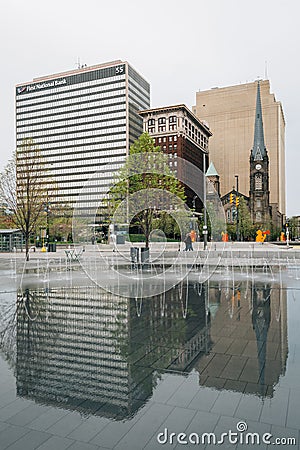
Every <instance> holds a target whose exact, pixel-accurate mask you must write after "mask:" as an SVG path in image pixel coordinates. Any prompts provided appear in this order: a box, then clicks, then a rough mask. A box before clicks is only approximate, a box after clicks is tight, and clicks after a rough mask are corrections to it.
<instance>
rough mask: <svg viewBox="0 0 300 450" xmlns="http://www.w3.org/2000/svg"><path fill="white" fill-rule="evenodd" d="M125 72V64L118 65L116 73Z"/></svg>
mask: <svg viewBox="0 0 300 450" xmlns="http://www.w3.org/2000/svg"><path fill="white" fill-rule="evenodd" d="M123 73H125V66H124V65H122V66H116V75H122V74H123Z"/></svg>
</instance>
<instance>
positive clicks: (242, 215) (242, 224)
mask: <svg viewBox="0 0 300 450" xmlns="http://www.w3.org/2000/svg"><path fill="white" fill-rule="evenodd" d="M239 231H240V235H241V237H242V240H245V239H246V240H247V239H251V238H253V233H254V226H253V223H252V220H251V215H250V211H249V208H248V206H247V203H246V201H245V199H244V197H242V196H240V204H239Z"/></svg>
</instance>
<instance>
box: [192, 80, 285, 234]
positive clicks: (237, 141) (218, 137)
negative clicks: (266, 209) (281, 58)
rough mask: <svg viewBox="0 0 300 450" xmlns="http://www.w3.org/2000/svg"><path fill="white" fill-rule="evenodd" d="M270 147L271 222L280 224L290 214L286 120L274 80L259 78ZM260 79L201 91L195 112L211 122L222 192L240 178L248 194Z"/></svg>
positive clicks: (212, 150)
mask: <svg viewBox="0 0 300 450" xmlns="http://www.w3.org/2000/svg"><path fill="white" fill-rule="evenodd" d="M260 95H261V108H262V118H263V126H264V139H265V145H266V148H267V150H268V157H269V191H270V199H269V201H270V206H271V208H272V210H271V213H272V221H273V223H274V225H277V226H281V224H282V222H283V220H284V215H285V119H284V114H283V109H282V105H281V102H279V101H277V100H276V98H275V95H274V94H272V93H271V92H270V82H269V80H262V81H260ZM256 98H257V82H253V83H246V84H240V85H236V86H229V87H224V88H213V89H210V90H207V91H199V92H197V93H196V106H194V107H193V112H194V114H196V116H197V117H198V118H199V119H201V120H203V119H204V120H206V121H207V122H208V124H209V127H210V130H211V131H212V133H213V136H212V138H211V139H210V145H209V152H210V160H211V161H213V163H214V165H215V168H216V170H217V171H218V174H219V176H220V189H221V196H224V195H227V194H228V193H229V192H231V191H232V187H233V186H235V175H238V176H239V193H240V194H242V195H244V196H246V197H249V192H250V177H249V168H250V163H249V157H250V152H251V149H252V147H253V136H254V127H255V111H256Z"/></svg>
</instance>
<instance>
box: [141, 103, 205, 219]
mask: <svg viewBox="0 0 300 450" xmlns="http://www.w3.org/2000/svg"><path fill="white" fill-rule="evenodd" d="M139 114H140V115H141V116H142V117H143V121H144V131H147V132H148V133H149V134H150V135H151V136H152V137H153V138H154V140H155V145H159V146H160V147H161V148H162V150H163V152H164V153H167V154H168V155H169V157H170V168H171V169H172V171H173V172H174V174H175V175H178V176H184V174H183V173H181V172H182V171H183V170H184V168H182V167H181V166H180V162H179V163H178V161H177V158H178V157H179V158H181V159H184V160H186V161H188V162H190V163H192V164H193V165H194V166H196V167H197V168H198V169H200V170H201V171H202V172H206V169H207V168H208V140H209V138H210V136H211V132H210V130H209V129H208V127H207V126H206V124H205V123H203V122H202V121H200V120H199V119H197V117H196V116H195V115H194V114H193V113H192V112H191V111H190V110H189V109H188V108H187V107H186V106H185V105H174V106H163V107H161V108H153V109H147V110H144V111H140V112H139ZM187 181H189V180H187ZM190 181H191V182H194V181H195V180H190ZM198 181H199V183H200V184H203V180H201V179H200V178H199V180H198ZM186 196H187V204H188V206H189V207H190V208H192V207H196V209H198V210H199V209H200V205H201V204H200V201H199V199H195V197H194V196H195V193H194V192H193V191H192V189H190V188H188V187H186ZM195 201H196V204H195Z"/></svg>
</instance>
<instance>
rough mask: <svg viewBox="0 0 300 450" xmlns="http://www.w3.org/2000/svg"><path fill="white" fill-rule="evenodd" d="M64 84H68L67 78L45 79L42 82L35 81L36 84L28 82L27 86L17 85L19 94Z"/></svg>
mask: <svg viewBox="0 0 300 450" xmlns="http://www.w3.org/2000/svg"><path fill="white" fill-rule="evenodd" d="M64 84H67V79H66V78H60V79H58V80H53V81H44V82H42V83H35V84H28V85H27V86H21V87H17V95H19V94H24V93H25V92H26V93H27V92H33V91H39V90H41V89H48V88H53V87H57V86H62V85H64Z"/></svg>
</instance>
